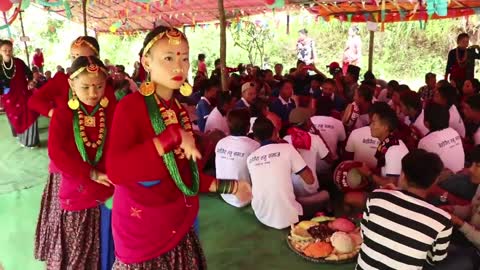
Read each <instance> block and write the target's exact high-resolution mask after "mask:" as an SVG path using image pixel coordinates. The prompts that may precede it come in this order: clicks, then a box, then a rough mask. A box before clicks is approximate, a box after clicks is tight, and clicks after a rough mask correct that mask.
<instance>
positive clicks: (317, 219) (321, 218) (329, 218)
mask: <svg viewBox="0 0 480 270" xmlns="http://www.w3.org/2000/svg"><path fill="white" fill-rule="evenodd" d="M311 220H312V221H314V222H318V223H322V222H326V221H332V220H335V218H334V217H327V216H321V217H314V218H312V219H311Z"/></svg>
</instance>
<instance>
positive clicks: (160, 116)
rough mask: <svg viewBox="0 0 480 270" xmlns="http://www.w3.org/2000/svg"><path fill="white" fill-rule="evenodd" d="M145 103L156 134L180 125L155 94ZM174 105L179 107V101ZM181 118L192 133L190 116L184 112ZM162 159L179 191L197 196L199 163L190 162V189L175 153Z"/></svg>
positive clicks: (171, 152)
mask: <svg viewBox="0 0 480 270" xmlns="http://www.w3.org/2000/svg"><path fill="white" fill-rule="evenodd" d="M145 103H146V105H147V109H148V114H149V116H150V121H151V123H152V127H153V130H154V131H155V134H160V133H162V132H163V131H164V130H165V129H166V127H167V125H171V124H176V123H178V120H177V116H176V114H175V112H174V111H173V110H172V109H171V108H168V109H165V108H164V107H163V106H160V105H161V101H160V100H159V98H158V97H157V96H156V95H155V94H154V95H149V96H145ZM174 103H176V105H177V106H178V105H179V104H178V102H177V100H175V99H173V100H172V105H173V104H174ZM179 108H180V110H182V106H179ZM180 116H181V119H180V124H181V126H182V128H183V129H184V130H186V131H190V130H191V123H190V120H189V119H188V116H187V115H186V112H185V111H184V110H182V111H181V112H180ZM175 152H177V154H180V153H178V151H175ZM162 158H163V162H164V163H165V166H166V167H167V169H168V172H169V173H170V176H171V177H172V179H173V181H174V182H175V185H176V186H177V187H178V189H180V191H181V192H182V193H183V194H185V195H187V196H195V195H197V193H198V190H199V186H200V175H199V172H198V166H197V163H196V162H195V161H194V160H192V159H190V160H189V164H190V170H191V171H192V187H191V188H189V187H187V185H185V183H184V182H183V180H182V176H181V175H180V172H179V170H178V165H177V161H176V160H175V153H174V151H170V152H168V153H164V154H163V156H162Z"/></svg>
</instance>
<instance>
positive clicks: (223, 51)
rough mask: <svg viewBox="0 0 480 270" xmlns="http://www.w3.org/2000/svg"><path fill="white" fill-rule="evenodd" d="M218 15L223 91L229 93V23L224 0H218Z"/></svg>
mask: <svg viewBox="0 0 480 270" xmlns="http://www.w3.org/2000/svg"><path fill="white" fill-rule="evenodd" d="M218 13H219V14H220V74H221V80H222V90H223V91H228V85H227V64H226V62H227V61H226V59H227V33H226V29H227V25H226V24H227V23H226V20H225V7H224V6H223V0H218Z"/></svg>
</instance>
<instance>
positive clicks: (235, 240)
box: [0, 116, 354, 270]
mask: <svg viewBox="0 0 480 270" xmlns="http://www.w3.org/2000/svg"><path fill="white" fill-rule="evenodd" d="M45 125H46V122H45V121H44V119H42V124H41V126H42V127H45ZM43 131H44V132H43V133H42V139H43V141H42V143H43V145H45V138H46V134H45V130H43ZM0 138H1V139H0V163H1V164H0V183H1V184H0V186H2V185H4V186H5V187H8V188H9V189H10V191H11V190H14V189H16V191H12V192H8V193H6V192H5V191H6V188H3V187H2V188H3V190H4V193H3V194H0V264H3V267H4V269H5V270H42V269H44V266H43V264H42V263H40V262H37V261H35V259H34V258H33V240H34V234H35V226H36V222H37V216H38V212H39V207H40V200H41V196H42V192H43V188H44V185H43V183H45V181H46V177H47V164H48V158H47V155H46V149H45V147H43V148H40V149H37V150H29V149H24V148H21V147H19V146H18V144H16V142H15V140H14V139H13V138H10V129H9V126H8V124H7V123H6V120H5V118H4V116H0ZM5 152H7V153H8V154H5ZM39 183H42V184H41V185H38V184H39ZM27 187H32V188H27ZM18 189H20V190H18ZM200 209H201V210H200V240H201V242H202V245H203V248H204V251H205V255H206V257H207V262H208V267H209V269H210V270H310V269H315V270H327V269H328V270H330V269H331V270H347V269H354V265H353V264H348V265H317V264H314V263H311V262H308V261H305V260H303V259H302V258H300V257H298V256H297V255H295V254H294V253H293V252H291V251H290V250H289V249H288V247H287V245H286V242H285V236H286V234H287V231H279V230H274V229H269V228H267V227H265V226H263V225H262V224H261V223H260V222H258V221H257V220H256V218H255V215H254V214H253V211H252V210H251V208H250V207H247V208H244V209H236V208H234V207H231V206H229V205H227V204H226V203H224V202H223V201H222V200H221V199H220V198H219V197H217V196H214V195H210V196H207V195H202V197H201V208H200ZM0 269H1V267H0ZM75 270H76V269H75ZM79 270H81V269H79Z"/></svg>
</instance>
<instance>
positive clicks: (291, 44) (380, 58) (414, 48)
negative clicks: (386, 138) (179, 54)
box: [3, 8, 480, 88]
mask: <svg viewBox="0 0 480 270" xmlns="http://www.w3.org/2000/svg"><path fill="white" fill-rule="evenodd" d="M246 19H247V20H250V21H252V22H253V24H254V25H260V26H259V28H258V29H263V31H262V34H260V35H256V36H255V37H252V34H249V32H250V33H251V31H247V30H251V29H249V28H248V26H247V25H246V24H245V23H240V26H239V25H238V24H236V23H235V22H234V23H232V25H231V27H230V28H229V29H228V30H227V65H228V66H230V67H236V66H237V65H238V64H239V63H249V57H248V53H247V52H246V51H245V50H243V49H242V48H240V47H239V46H235V43H236V42H237V43H239V42H240V43H242V44H245V43H247V44H248V43H249V42H253V41H254V40H253V38H256V39H265V40H266V42H265V45H264V50H265V58H267V59H268V60H267V63H266V64H265V65H266V66H269V67H273V65H274V64H275V63H283V64H284V67H285V70H288V69H289V68H290V67H294V65H295V62H296V58H295V44H296V41H297V37H298V35H297V32H298V30H300V29H302V28H306V29H307V30H308V31H309V36H310V37H312V38H313V39H314V40H315V41H316V47H317V55H318V56H319V60H318V61H317V63H316V65H317V67H319V69H320V70H323V71H325V72H326V67H325V66H326V65H328V64H329V63H330V62H332V61H337V62H340V61H341V59H342V53H343V49H344V46H345V42H346V39H347V36H348V35H347V33H348V29H349V27H350V26H351V24H350V23H348V22H340V21H338V20H332V21H330V22H325V21H323V20H322V19H319V20H315V19H314V18H313V17H312V16H309V15H308V14H306V13H301V12H300V13H296V14H291V15H290V29H289V33H287V25H286V14H274V15H272V14H270V15H265V16H257V17H251V18H246ZM24 24H25V31H26V35H27V36H29V37H30V39H31V42H29V51H30V57H31V55H32V54H33V50H34V49H35V48H36V47H39V48H43V50H44V55H45V58H46V66H47V69H54V68H55V67H56V66H57V65H59V64H60V65H63V66H64V67H66V66H68V65H69V64H70V60H69V56H68V49H69V47H70V43H71V41H72V40H73V39H75V38H76V37H77V36H78V35H83V30H82V28H81V26H80V25H77V24H74V23H71V22H69V21H66V20H63V19H62V18H61V17H59V16H56V15H55V14H52V13H50V14H46V13H44V12H43V11H41V10H38V9H36V8H29V9H28V10H27V11H26V13H25V15H24ZM479 26H480V24H479V23H478V21H477V17H476V16H471V17H470V18H469V20H468V23H467V21H466V20H465V19H449V20H437V21H429V22H428V23H427V25H426V29H425V30H423V29H421V28H420V24H419V22H404V23H393V24H386V25H385V31H384V32H377V33H376V34H375V47H374V69H373V71H374V73H375V74H376V75H377V77H380V78H383V79H385V80H390V79H397V80H400V81H402V82H403V83H408V84H410V85H411V86H412V87H413V88H417V87H419V86H420V85H421V84H422V83H423V76H424V74H425V73H426V72H430V71H432V72H435V73H437V74H438V75H439V76H438V77H439V78H441V77H443V74H444V69H445V64H446V55H447V54H448V51H449V50H450V49H452V48H454V47H455V45H456V44H455V40H456V36H457V35H458V34H459V33H461V32H463V31H467V32H468V33H469V34H471V36H472V39H471V43H474V44H477V40H478V31H477V29H478V28H479ZM359 28H360V32H361V37H362V41H363V59H362V65H361V66H362V69H363V71H366V69H367V65H368V41H369V32H368V30H367V29H366V24H359ZM219 31H220V28H219V27H218V26H215V25H214V24H210V25H206V26H202V27H200V26H197V27H194V28H193V27H187V28H186V34H187V36H188V38H189V42H190V48H191V54H190V57H191V60H192V71H194V70H195V69H196V63H197V62H196V58H197V55H198V54H199V53H205V54H206V55H207V66H208V69H209V71H211V70H213V62H214V61H215V59H217V58H218V57H219V55H220V45H219V43H220V42H219V37H220V34H219ZM12 33H13V34H14V36H13V38H14V40H18V39H19V37H20V36H21V32H20V24H19V22H18V20H17V21H16V22H15V23H14V25H13V27H12ZM3 34H6V31H3ZM90 35H94V33H93V32H91V33H90ZM144 36H145V33H141V34H138V35H133V36H117V35H113V34H101V35H100V36H99V37H98V38H99V42H100V46H101V57H102V59H106V58H108V59H109V60H110V61H111V62H112V63H114V64H123V65H125V66H126V68H127V71H130V72H131V71H132V69H133V64H134V62H135V61H138V59H139V57H138V53H139V51H140V49H141V47H142V43H143V38H144ZM234 37H235V38H236V39H234ZM4 38H5V36H4ZM15 47H16V53H17V55H19V56H20V57H21V58H25V53H24V47H23V43H21V42H16V43H15ZM253 64H255V65H259V66H260V65H261V59H260V57H257V60H256V63H253Z"/></svg>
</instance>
